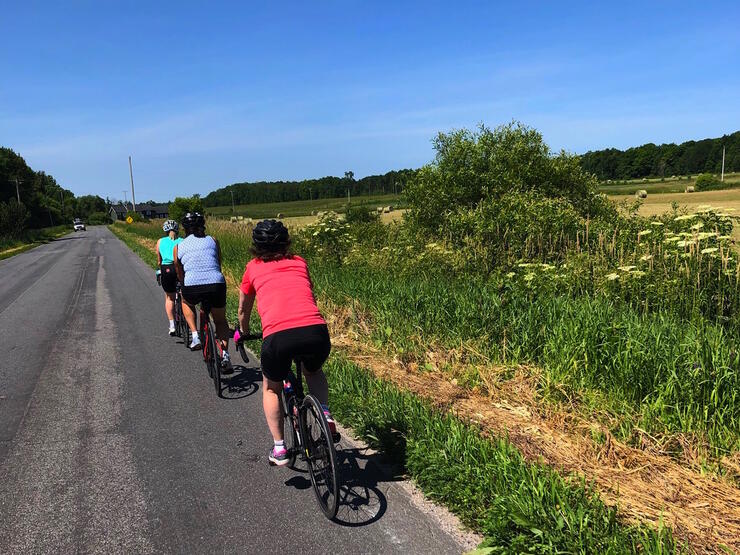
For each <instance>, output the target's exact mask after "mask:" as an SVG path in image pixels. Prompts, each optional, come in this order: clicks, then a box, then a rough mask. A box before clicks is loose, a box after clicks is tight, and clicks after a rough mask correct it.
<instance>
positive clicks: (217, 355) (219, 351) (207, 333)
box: [186, 302, 224, 397]
mask: <svg viewBox="0 0 740 555" xmlns="http://www.w3.org/2000/svg"><path fill="white" fill-rule="evenodd" d="M198 334H199V336H200V344H201V345H202V346H203V360H204V361H205V363H206V368H207V369H208V376H209V377H210V378H211V379H212V380H213V386H214V387H215V388H216V395H218V396H219V397H222V396H223V395H222V391H223V390H222V389H221V383H222V372H223V367H222V363H221V361H222V359H223V355H224V349H223V347H222V346H221V342H220V341H218V340H217V339H216V334H215V332H214V330H213V322H212V321H211V306H210V304H209V303H207V302H201V303H200V311H199V313H198ZM186 344H187V340H186Z"/></svg>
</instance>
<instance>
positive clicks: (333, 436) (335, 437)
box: [332, 432, 342, 443]
mask: <svg viewBox="0 0 740 555" xmlns="http://www.w3.org/2000/svg"><path fill="white" fill-rule="evenodd" d="M332 439H333V440H334V443H339V441H340V440H341V439H342V435H341V434H340V433H339V432H334V434H333V435H332Z"/></svg>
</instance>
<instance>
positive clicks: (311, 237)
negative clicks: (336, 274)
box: [294, 212, 352, 261]
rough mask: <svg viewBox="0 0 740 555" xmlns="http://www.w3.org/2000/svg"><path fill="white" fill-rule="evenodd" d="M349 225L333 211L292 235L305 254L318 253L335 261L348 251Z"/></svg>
mask: <svg viewBox="0 0 740 555" xmlns="http://www.w3.org/2000/svg"><path fill="white" fill-rule="evenodd" d="M349 229H350V225H349V224H348V223H347V222H345V221H344V220H342V219H341V218H340V217H339V215H338V214H336V213H335V212H327V213H326V214H323V215H322V216H321V217H320V218H319V219H318V220H317V221H316V222H314V223H313V224H311V225H308V226H306V227H305V228H303V229H302V230H300V231H299V232H298V233H296V234H295V235H294V236H295V238H296V240H297V244H296V245H297V246H298V245H300V248H302V249H303V250H305V251H307V252H306V254H318V255H319V256H321V257H328V258H330V259H332V260H335V261H341V260H342V258H344V256H345V255H346V254H347V252H348V251H349V248H350V245H351V243H352V239H351V236H350V233H349Z"/></svg>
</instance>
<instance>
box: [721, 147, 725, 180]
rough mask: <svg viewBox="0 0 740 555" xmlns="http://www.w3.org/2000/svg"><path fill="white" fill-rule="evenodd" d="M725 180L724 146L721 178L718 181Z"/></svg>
mask: <svg viewBox="0 0 740 555" xmlns="http://www.w3.org/2000/svg"><path fill="white" fill-rule="evenodd" d="M724 180H725V147H722V179H720V181H724Z"/></svg>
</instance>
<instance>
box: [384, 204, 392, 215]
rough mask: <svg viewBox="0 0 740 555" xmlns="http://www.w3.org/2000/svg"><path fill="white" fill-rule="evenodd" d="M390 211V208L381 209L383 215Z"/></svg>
mask: <svg viewBox="0 0 740 555" xmlns="http://www.w3.org/2000/svg"><path fill="white" fill-rule="evenodd" d="M390 211H391V207H390V206H386V207H384V208H383V214H388V212H390Z"/></svg>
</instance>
